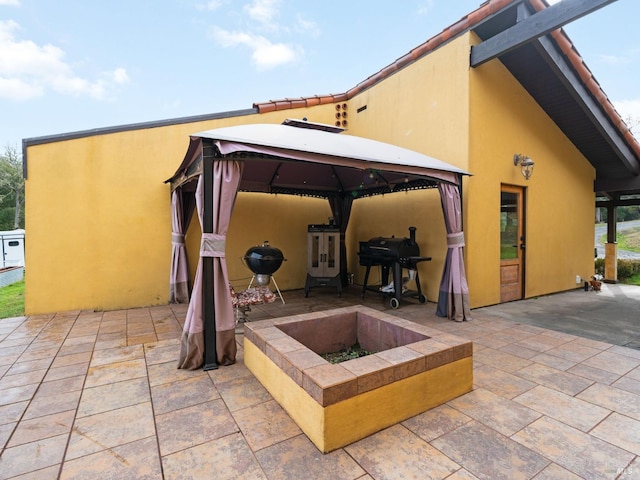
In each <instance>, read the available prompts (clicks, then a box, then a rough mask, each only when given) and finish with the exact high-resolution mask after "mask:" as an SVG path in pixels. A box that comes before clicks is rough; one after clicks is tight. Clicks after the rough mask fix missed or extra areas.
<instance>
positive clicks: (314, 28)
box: [295, 15, 321, 37]
mask: <svg viewBox="0 0 640 480" xmlns="http://www.w3.org/2000/svg"><path fill="white" fill-rule="evenodd" d="M295 28H296V32H298V33H308V34H310V35H311V36H313V37H319V36H320V33H321V30H320V27H318V24H317V23H316V22H314V21H313V20H307V19H306V18H304V17H303V16H302V15H298V16H297V17H296V26H295Z"/></svg>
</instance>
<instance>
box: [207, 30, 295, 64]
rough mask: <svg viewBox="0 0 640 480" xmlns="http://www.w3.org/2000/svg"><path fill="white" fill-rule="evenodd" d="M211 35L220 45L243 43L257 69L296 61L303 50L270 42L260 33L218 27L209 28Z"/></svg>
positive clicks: (230, 45)
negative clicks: (232, 30)
mask: <svg viewBox="0 0 640 480" xmlns="http://www.w3.org/2000/svg"><path fill="white" fill-rule="evenodd" d="M211 36H212V37H213V38H214V39H215V40H216V41H217V42H218V44H220V45H221V46H222V47H234V46H237V45H244V46H245V47H248V48H249V49H250V50H251V51H252V53H251V58H252V59H253V62H254V64H255V65H256V67H257V68H258V69H259V70H267V69H271V68H274V67H277V66H280V65H286V64H289V63H294V62H296V61H297V60H298V59H299V58H300V57H301V56H302V55H303V52H302V50H301V49H300V48H294V47H293V46H291V45H287V44H285V43H272V42H271V41H270V40H268V39H267V38H265V37H263V36H261V35H254V34H252V33H246V32H230V31H228V30H223V29H221V28H219V27H213V28H212V29H211Z"/></svg>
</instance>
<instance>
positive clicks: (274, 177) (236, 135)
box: [169, 120, 468, 198]
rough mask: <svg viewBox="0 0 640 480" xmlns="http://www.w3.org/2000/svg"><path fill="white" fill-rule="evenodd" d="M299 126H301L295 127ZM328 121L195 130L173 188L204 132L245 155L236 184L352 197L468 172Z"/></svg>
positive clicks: (230, 154) (231, 153) (454, 180)
mask: <svg viewBox="0 0 640 480" xmlns="http://www.w3.org/2000/svg"><path fill="white" fill-rule="evenodd" d="M295 127H300V128H295ZM341 130H342V129H338V128H336V127H333V126H331V125H323V124H317V123H310V122H305V121H299V120H286V121H285V123H284V124H281V125H277V124H250V125H239V126H233V127H224V128H217V129H214V130H208V131H204V132H199V133H195V134H193V135H192V136H191V144H190V146H189V149H188V151H187V153H186V155H185V158H184V160H183V162H182V164H181V165H180V167H179V168H178V170H177V172H176V174H175V175H174V176H173V177H172V178H171V179H170V180H169V181H171V183H172V186H173V188H176V186H177V185H180V184H183V183H185V181H188V180H189V179H190V178H192V177H193V176H194V175H196V174H197V171H198V167H197V164H198V162H199V161H200V159H201V156H199V155H198V153H197V152H199V151H201V147H200V143H201V141H202V140H203V139H209V140H211V141H213V143H214V144H215V145H216V147H217V149H218V150H219V151H220V153H221V154H222V155H223V156H225V157H227V158H234V157H235V158H238V159H242V160H251V164H250V166H248V168H245V169H244V171H243V174H242V178H241V180H240V186H239V190H240V191H250V192H265V193H290V194H298V195H309V196H315V197H330V196H332V195H335V194H336V193H337V192H339V193H342V194H347V193H348V194H350V195H351V196H352V198H361V197H366V196H371V195H378V194H385V193H391V192H394V191H405V190H415V189H421V188H432V187H436V186H437V184H438V183H440V182H445V183H450V184H454V185H459V184H460V176H461V175H468V173H467V172H465V171H464V170H461V169H460V168H458V167H455V166H453V165H450V164H448V163H446V162H443V161H441V160H438V159H435V158H433V157H430V156H428V155H424V154H422V153H418V152H415V151H413V150H409V149H406V148H402V147H398V146H395V145H391V144H388V143H383V142H379V141H376V140H370V139H367V138H362V137H356V136H353V135H347V134H339V132H341Z"/></svg>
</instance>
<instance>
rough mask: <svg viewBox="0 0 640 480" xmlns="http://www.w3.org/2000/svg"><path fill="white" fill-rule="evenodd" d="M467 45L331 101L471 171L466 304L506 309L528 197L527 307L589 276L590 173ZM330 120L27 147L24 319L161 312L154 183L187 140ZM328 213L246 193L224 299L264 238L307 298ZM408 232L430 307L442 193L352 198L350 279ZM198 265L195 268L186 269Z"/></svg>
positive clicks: (505, 78)
mask: <svg viewBox="0 0 640 480" xmlns="http://www.w3.org/2000/svg"><path fill="white" fill-rule="evenodd" d="M475 41H476V39H475V38H474V37H473V36H472V35H471V34H465V35H461V36H460V37H459V38H456V39H454V40H452V41H450V42H449V43H447V44H446V45H444V46H442V47H441V48H439V49H437V50H435V51H434V52H432V53H431V54H429V55H428V56H426V57H424V58H422V59H419V60H418V61H416V62H414V63H413V64H411V65H409V66H408V67H406V68H404V69H403V70H401V71H399V72H396V73H395V74H394V75H392V76H390V77H389V78H387V79H386V80H384V81H383V82H380V83H378V84H376V85H374V86H373V87H371V88H369V89H367V90H365V91H364V92H361V93H360V94H358V95H356V96H355V97H354V98H352V99H350V100H348V101H346V102H340V103H341V105H342V104H343V103H346V104H347V120H348V132H347V133H348V134H353V135H358V136H362V137H367V138H373V139H376V140H381V141H385V142H389V143H393V144H396V145H400V146H403V147H406V148H410V149H413V150H416V151H419V152H421V153H424V154H427V155H431V156H433V157H436V158H439V159H441V160H444V161H446V162H449V163H451V164H453V165H456V166H458V167H460V168H463V169H465V170H468V171H470V172H471V173H473V177H470V178H465V179H464V182H463V186H464V188H463V190H464V192H463V193H464V221H465V233H466V242H467V246H466V248H465V254H466V255H465V256H466V263H467V273H468V276H469V286H470V290H471V304H472V306H473V307H478V306H483V305H488V304H493V303H497V302H499V300H500V294H499V289H500V286H499V199H500V186H501V185H502V184H513V185H521V186H524V187H526V194H527V221H528V232H527V236H528V239H527V256H528V262H527V276H526V296H527V297H530V296H535V295H540V294H543V293H550V292H554V291H561V290H567V289H570V288H574V287H575V286H576V284H575V276H576V275H581V276H582V277H588V276H589V275H591V274H592V271H593V221H592V217H593V215H592V213H593V202H594V197H593V178H594V170H593V168H592V167H591V166H590V165H589V164H588V162H587V161H586V160H585V159H584V158H583V157H582V156H581V155H580V153H579V152H578V151H577V150H576V149H575V147H574V146H573V145H572V144H571V143H570V142H569V141H568V140H567V139H566V138H565V137H564V135H563V134H562V132H561V131H560V130H559V129H558V127H557V126H556V125H555V124H554V123H553V122H551V120H550V119H549V118H548V117H547V116H546V115H545V114H544V112H543V111H542V110H541V109H540V108H539V107H538V106H537V104H535V102H534V101H533V100H532V99H531V98H530V97H529V95H528V94H527V92H526V91H525V90H524V89H523V88H522V87H521V86H520V85H519V84H518V83H517V82H516V81H515V80H514V79H513V77H511V75H510V74H509V73H508V71H507V70H506V69H505V68H504V67H503V66H502V65H501V64H500V62H499V61H497V60H493V61H491V62H488V63H487V64H485V65H483V66H482V67H480V68H477V69H470V68H469V64H468V61H469V49H470V45H471V44H472V43H473V42H475ZM364 107H366V108H364ZM358 110H360V112H359V113H358ZM335 114H336V109H335V106H334V105H330V104H329V105H320V106H316V107H312V108H304V109H295V110H284V111H278V112H271V113H268V114H262V115H258V114H255V115H244V116H238V117H227V118H221V119H216V120H209V121H203V122H197V123H195V122H194V123H189V124H180V125H172V126H165V127H157V128H146V129H139V130H129V131H123V132H120V133H112V134H106V135H94V136H88V137H85V138H78V139H73V140H66V141H57V142H52V143H48V144H44V145H33V146H30V147H29V148H28V152H27V156H28V179H27V181H26V202H27V205H26V230H27V231H28V232H29V242H28V243H27V245H26V257H27V258H26V261H27V269H28V273H27V275H26V279H27V280H26V302H25V304H26V305H25V309H26V313H27V314H35V313H43V312H51V311H61V310H71V309H107V310H108V309H118V308H129V307H138V306H144V305H157V304H164V303H166V302H167V301H168V271H169V263H170V249H171V242H170V230H171V221H170V197H169V195H170V193H169V186H168V185H166V184H164V183H163V181H164V180H165V179H167V178H169V177H170V176H171V175H172V174H173V173H174V171H175V169H176V168H177V166H178V165H179V163H180V161H181V160H182V157H183V155H184V153H185V151H186V148H187V145H188V137H189V134H191V133H195V132H199V131H202V130H208V129H212V128H218V127H222V126H229V125H236V124H246V123H280V122H281V121H282V120H283V119H285V118H288V117H290V118H303V117H307V118H308V120H309V121H313V122H320V123H328V124H333V123H334V121H335ZM514 153H524V154H527V155H529V156H531V157H532V158H533V159H534V161H535V162H536V165H535V171H534V175H533V177H532V178H531V179H530V180H529V181H525V180H524V178H523V177H522V176H521V175H520V173H519V172H518V170H517V169H516V168H515V167H514V166H513V163H512V161H511V159H512V157H513V154H514ZM330 215H331V212H330V209H329V207H328V202H326V201H324V200H318V199H308V198H300V197H292V196H285V195H278V196H271V195H263V194H250V193H240V194H239V196H238V200H237V203H236V209H235V210H234V213H233V217H232V220H231V225H230V231H229V237H228V241H227V259H228V266H229V274H230V278H231V280H232V281H233V284H234V286H236V287H238V288H243V287H244V286H245V283H246V282H248V279H249V278H250V272H249V271H248V270H247V269H246V268H245V267H244V266H243V265H242V262H241V260H240V258H241V256H242V255H243V254H244V252H245V251H246V250H247V248H248V247H250V246H252V245H255V244H258V243H260V242H262V241H263V240H269V241H270V243H271V244H272V245H274V246H276V247H279V248H281V249H282V250H283V252H284V254H285V257H286V258H287V259H288V261H287V262H285V263H284V264H283V266H282V267H281V269H280V270H279V271H278V273H277V274H276V277H277V280H278V284H279V286H280V288H281V289H283V290H286V289H293V288H302V287H303V286H304V280H305V276H306V258H307V252H306V227H307V225H308V224H311V223H325V222H326V221H327V218H328V217H329V216H330ZM409 226H415V227H417V240H418V243H419V244H420V248H421V254H422V255H428V256H431V257H433V260H432V261H431V262H426V263H423V264H421V265H420V274H421V278H422V283H423V289H424V290H425V293H426V294H427V297H428V299H429V300H431V301H433V300H435V299H436V298H437V294H438V284H439V280H440V276H441V272H442V265H443V261H444V258H445V255H446V237H445V227H444V220H443V215H442V211H441V207H440V198H439V195H438V192H437V190H426V191H416V192H407V193H396V194H390V195H385V196H381V197H374V198H369V199H360V200H357V201H355V202H354V204H353V210H352V214H351V221H350V225H349V229H348V231H347V248H348V255H349V259H348V264H349V265H348V268H349V270H350V271H351V272H354V273H356V282H359V281H362V280H363V278H364V268H363V267H359V266H358V256H357V251H358V242H359V241H364V240H368V239H369V238H371V237H375V236H379V235H382V236H391V235H395V236H408V230H407V229H408V227H409ZM199 236H200V233H199V226H198V222H197V221H192V225H191V228H190V230H189V232H188V235H187V244H188V250H189V251H191V252H195V251H197V250H198V245H199ZM189 247H190V248H189ZM196 260H197V258H196V257H195V255H191V256H190V262H191V263H192V267H195V261H196ZM194 270H195V268H192V272H193V271H194Z"/></svg>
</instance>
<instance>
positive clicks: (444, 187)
mask: <svg viewBox="0 0 640 480" xmlns="http://www.w3.org/2000/svg"><path fill="white" fill-rule="evenodd" d="M438 190H439V191H440V201H441V202H442V212H443V213H444V222H445V225H446V228H447V257H446V259H445V264H444V270H443V272H442V280H441V282H440V291H439V294H438V307H437V309H436V315H438V316H440V317H447V318H448V319H449V320H455V321H456V322H462V321H464V320H471V308H470V306H469V286H468V285H467V275H466V273H465V270H464V255H463V250H462V249H463V247H464V233H463V232H462V208H461V202H460V190H459V187H458V186H456V185H451V184H448V183H439V184H438Z"/></svg>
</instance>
